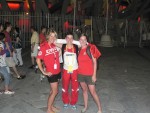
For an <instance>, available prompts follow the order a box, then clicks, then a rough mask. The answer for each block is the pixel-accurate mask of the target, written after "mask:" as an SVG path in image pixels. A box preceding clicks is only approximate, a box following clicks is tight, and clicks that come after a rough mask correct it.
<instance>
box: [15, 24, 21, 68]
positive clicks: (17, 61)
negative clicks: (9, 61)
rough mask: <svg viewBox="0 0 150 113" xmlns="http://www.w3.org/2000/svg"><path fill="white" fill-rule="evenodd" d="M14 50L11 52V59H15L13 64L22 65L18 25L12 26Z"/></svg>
mask: <svg viewBox="0 0 150 113" xmlns="http://www.w3.org/2000/svg"><path fill="white" fill-rule="evenodd" d="M13 47H14V52H13V59H14V61H15V64H16V65H17V66H22V65H23V61H22V55H21V50H22V46H21V39H20V31H19V28H18V27H15V28H14V44H13Z"/></svg>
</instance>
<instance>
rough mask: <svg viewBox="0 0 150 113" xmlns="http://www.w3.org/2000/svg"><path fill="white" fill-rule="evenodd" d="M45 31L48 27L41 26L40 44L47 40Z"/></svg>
mask: <svg viewBox="0 0 150 113" xmlns="http://www.w3.org/2000/svg"><path fill="white" fill-rule="evenodd" d="M45 33H46V27H45V26H41V33H40V35H39V38H40V44H42V43H43V42H45V41H46V36H45Z"/></svg>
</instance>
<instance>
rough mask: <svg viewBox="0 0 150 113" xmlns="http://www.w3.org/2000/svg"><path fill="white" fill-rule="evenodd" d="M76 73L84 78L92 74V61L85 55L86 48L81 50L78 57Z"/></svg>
mask: <svg viewBox="0 0 150 113" xmlns="http://www.w3.org/2000/svg"><path fill="white" fill-rule="evenodd" d="M78 64H79V68H78V73H79V74H82V75H86V76H92V75H93V72H94V66H93V61H92V59H91V58H90V57H89V56H88V55H87V53H86V48H84V49H81V50H80V53H79V55H78Z"/></svg>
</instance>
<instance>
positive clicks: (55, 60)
mask: <svg viewBox="0 0 150 113" xmlns="http://www.w3.org/2000/svg"><path fill="white" fill-rule="evenodd" d="M56 37H57V33H56V32H55V31H54V30H50V29H49V30H48V31H47V39H48V40H47V41H46V42H44V43H43V44H41V45H40V50H39V52H38V56H37V60H36V61H37V64H38V67H39V69H40V70H41V72H42V73H43V74H44V75H45V76H47V78H48V81H49V83H50V87H51V92H50V95H49V98H48V109H47V113H55V112H56V111H58V108H56V107H54V106H53V103H54V99H55V97H56V95H57V93H58V79H59V76H60V63H59V51H58V49H57V47H56V46H55V44H54V41H55V40H56ZM42 61H43V62H44V64H45V67H46V70H44V68H43V66H42Z"/></svg>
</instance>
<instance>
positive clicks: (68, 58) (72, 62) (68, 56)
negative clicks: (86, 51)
mask: <svg viewBox="0 0 150 113" xmlns="http://www.w3.org/2000/svg"><path fill="white" fill-rule="evenodd" d="M63 56H64V57H63V58H64V69H65V70H68V68H69V66H72V68H73V70H76V69H78V62H77V56H76V53H73V52H64V55H63Z"/></svg>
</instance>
